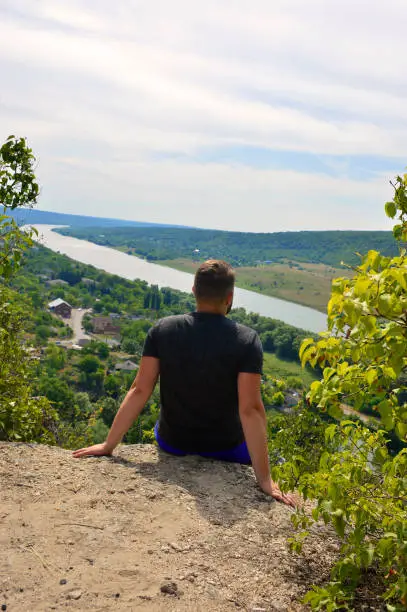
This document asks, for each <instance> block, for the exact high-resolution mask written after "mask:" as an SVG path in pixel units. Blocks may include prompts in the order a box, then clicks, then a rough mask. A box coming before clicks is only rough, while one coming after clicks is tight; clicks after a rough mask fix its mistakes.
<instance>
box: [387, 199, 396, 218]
mask: <svg viewBox="0 0 407 612" xmlns="http://www.w3.org/2000/svg"><path fill="white" fill-rule="evenodd" d="M384 210H385V212H386V215H387V216H388V217H390V218H391V219H393V218H394V217H395V216H396V213H397V208H396V205H395V203H394V202H386V204H385V205H384Z"/></svg>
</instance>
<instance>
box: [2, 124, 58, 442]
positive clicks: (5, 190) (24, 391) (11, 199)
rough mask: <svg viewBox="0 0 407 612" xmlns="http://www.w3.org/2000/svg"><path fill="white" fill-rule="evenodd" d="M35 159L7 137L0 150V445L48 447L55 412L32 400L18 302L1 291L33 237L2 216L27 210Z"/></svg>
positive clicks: (21, 142)
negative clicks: (22, 208)
mask: <svg viewBox="0 0 407 612" xmlns="http://www.w3.org/2000/svg"><path fill="white" fill-rule="evenodd" d="M34 162H35V158H34V156H33V154H32V151H31V149H30V148H29V147H28V146H27V143H26V141H25V139H24V138H20V139H16V138H15V137H14V136H10V137H9V138H8V139H7V140H6V142H5V143H4V144H3V145H2V146H1V147H0V205H2V206H3V209H4V214H3V215H1V216H0V439H1V440H23V441H41V442H53V441H54V439H55V438H54V436H53V434H52V433H51V430H55V424H56V421H57V415H56V412H55V411H54V410H53V409H52V408H51V405H50V404H49V402H48V401H47V400H46V399H45V398H37V397H33V394H32V389H31V384H32V378H33V364H32V361H31V358H30V354H29V352H28V351H27V349H26V347H25V346H24V343H23V330H24V317H23V310H22V308H20V307H19V306H18V304H19V302H20V301H21V298H20V296H19V295H18V294H17V293H15V292H13V291H11V290H10V288H8V287H7V284H9V283H10V280H11V278H12V277H13V275H14V274H15V272H16V270H17V269H18V267H19V265H20V263H21V258H22V255H23V254H24V252H25V251H26V250H27V249H28V248H29V247H30V246H31V245H32V244H33V241H32V236H33V235H34V231H31V232H30V231H28V232H24V231H22V230H20V229H19V227H18V225H17V224H16V223H15V221H14V220H13V219H11V218H10V217H9V216H7V215H6V214H5V213H6V212H7V210H8V209H10V210H14V209H15V208H17V207H18V206H33V205H34V204H35V203H36V200H37V196H38V192H39V187H38V184H37V182H36V180H35V175H34V169H33V168H34Z"/></svg>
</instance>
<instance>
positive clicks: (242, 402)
mask: <svg viewBox="0 0 407 612" xmlns="http://www.w3.org/2000/svg"><path fill="white" fill-rule="evenodd" d="M238 393H239V416H240V421H241V423H242V427H243V432H244V436H245V440H246V444H247V448H248V451H249V455H250V458H251V460H252V466H253V469H254V473H255V475H256V479H257V482H258V484H259V486H260V488H261V489H262V490H263V491H264V492H265V493H267V494H268V495H271V496H272V497H274V498H275V499H276V500H277V501H281V502H283V503H284V504H287V505H289V506H293V507H295V505H296V504H295V499H294V497H293V496H292V495H287V494H285V493H282V492H281V491H280V488H279V486H278V485H277V484H276V483H275V482H273V481H272V479H271V475H270V464H269V456H268V448H267V421H266V411H265V410H264V405H263V401H262V399H261V376H260V374H249V373H247V372H241V373H240V374H239V376H238Z"/></svg>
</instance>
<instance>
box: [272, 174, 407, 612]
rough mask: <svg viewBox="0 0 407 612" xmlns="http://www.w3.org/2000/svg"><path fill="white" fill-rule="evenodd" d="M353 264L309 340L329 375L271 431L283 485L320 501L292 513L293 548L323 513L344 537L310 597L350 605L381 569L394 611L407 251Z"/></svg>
mask: <svg viewBox="0 0 407 612" xmlns="http://www.w3.org/2000/svg"><path fill="white" fill-rule="evenodd" d="M406 178H407V177H404V179H402V178H401V177H398V178H397V181H396V183H395V185H394V188H395V195H394V199H393V201H392V202H388V203H387V204H386V213H387V214H388V215H389V216H390V217H396V216H397V217H398V221H399V223H398V224H397V225H395V227H394V230H393V232H394V236H395V238H397V239H398V240H401V241H407V183H406ZM355 272H356V273H355V276H354V277H353V278H340V279H336V280H334V281H333V284H332V297H331V300H330V302H329V304H328V333H326V334H325V335H323V337H322V338H321V339H320V340H319V341H318V342H315V341H314V340H313V339H312V338H309V339H307V340H305V341H304V342H303V344H302V346H301V350H300V357H301V360H302V364H303V365H305V364H307V363H309V364H311V365H312V366H313V367H315V366H319V367H321V368H323V375H322V380H321V381H315V382H313V383H312V385H311V388H310V391H309V393H308V395H307V405H304V406H302V407H301V408H300V410H299V412H297V414H296V417H297V418H296V419H295V420H294V421H293V420H288V421H286V423H285V425H283V426H282V427H281V428H280V430H279V431H278V432H277V433H276V435H274V437H272V438H271V446H272V449H271V450H272V453H274V454H275V455H280V456H283V457H284V460H285V461H284V463H282V464H281V465H280V466H276V467H274V468H273V469H272V473H273V477H274V478H276V479H277V480H278V481H279V483H280V486H281V488H282V489H283V490H285V491H287V490H290V489H294V488H297V489H298V490H299V491H300V492H301V493H302V495H303V497H304V498H305V499H313V500H315V501H316V506H315V507H314V509H313V511H312V515H311V516H310V515H309V514H308V513H307V512H306V511H305V510H304V509H299V510H298V511H297V512H296V514H295V515H294V517H293V521H294V524H295V526H296V527H297V528H298V529H299V533H298V534H297V537H296V538H293V539H292V540H291V545H292V547H293V549H294V550H296V551H297V552H299V551H300V550H301V546H302V542H303V541H304V539H305V538H306V537H307V536H308V533H309V529H310V527H311V525H312V523H313V522H315V521H319V520H323V521H324V522H325V523H328V524H330V525H332V526H333V528H334V529H335V531H336V533H337V534H338V536H339V538H340V539H341V540H342V547H341V553H340V557H339V560H338V561H337V563H336V564H335V565H334V567H333V569H332V574H331V581H330V582H329V584H327V585H324V586H319V587H314V588H313V590H312V591H310V592H309V593H308V594H307V596H306V597H305V602H306V603H309V604H310V605H311V607H312V608H313V609H314V610H322V609H324V610H337V609H341V610H350V609H352V608H351V606H352V598H353V593H354V590H355V589H356V587H357V585H358V583H359V581H360V579H361V576H362V575H363V573H364V572H365V571H366V570H367V569H368V568H373V569H374V570H375V571H377V572H379V573H380V574H381V579H380V580H378V582H379V584H380V583H382V584H383V585H384V587H383V597H384V599H385V600H386V602H387V609H388V610H389V611H390V612H396V611H401V610H405V609H406V607H407V512H406V508H407V445H406V442H407V404H406V403H405V401H406V392H407V382H406V372H407V317H406V313H407V252H406V250H405V249H404V248H403V247H402V245H401V248H400V252H399V255H398V256H397V257H393V258H390V257H384V256H383V255H381V254H380V253H378V252H377V251H369V252H368V253H367V255H365V256H364V257H362V256H361V261H360V265H359V266H358V267H357V268H356V270H355ZM343 404H348V405H351V406H352V408H353V409H354V410H359V409H361V408H362V407H363V406H364V405H366V404H369V405H375V408H376V415H377V418H376V420H375V422H374V424H373V425H372V426H369V425H366V424H365V423H364V422H362V421H360V420H358V419H354V418H352V419H350V418H345V417H344V413H343V410H342V406H343ZM311 439H312V444H311V446H310V441H311ZM397 439H398V446H397V445H396V444H395V440H397ZM390 440H391V444H392V446H391V448H392V449H393V450H390V448H389V441H390Z"/></svg>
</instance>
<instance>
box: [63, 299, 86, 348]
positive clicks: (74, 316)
mask: <svg viewBox="0 0 407 612" xmlns="http://www.w3.org/2000/svg"><path fill="white" fill-rule="evenodd" d="M88 312H90V311H89V310H86V309H83V308H73V309H72V313H71V318H70V319H69V320H68V321H67V323H68V325H69V326H70V327H71V328H72V331H73V337H72V338H71V342H73V343H74V344H79V340H82V339H87V340H90V336H89V335H88V334H87V333H86V332H85V331H84V329H83V327H82V322H83V318H84V316H85V315H86V314H88Z"/></svg>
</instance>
